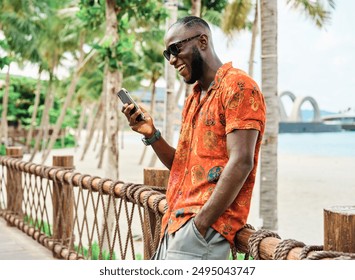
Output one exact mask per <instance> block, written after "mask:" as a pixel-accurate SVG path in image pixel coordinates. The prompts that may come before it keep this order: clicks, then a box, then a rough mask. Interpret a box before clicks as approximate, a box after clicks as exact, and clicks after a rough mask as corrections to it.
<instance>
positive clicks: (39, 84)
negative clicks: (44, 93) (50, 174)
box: [26, 68, 42, 152]
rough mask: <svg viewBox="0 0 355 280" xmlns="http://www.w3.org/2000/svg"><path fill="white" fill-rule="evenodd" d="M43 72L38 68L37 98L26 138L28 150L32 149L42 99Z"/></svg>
mask: <svg viewBox="0 0 355 280" xmlns="http://www.w3.org/2000/svg"><path fill="white" fill-rule="evenodd" d="M41 74H42V69H41V68H40V69H39V70H38V78H37V85H36V93H35V100H34V104H33V112H32V117H31V123H30V128H29V130H28V132H27V138H26V147H27V151H28V152H30V151H31V141H32V134H33V130H34V128H35V127H36V118H37V111H38V106H39V100H40V96H41V85H42V82H41Z"/></svg>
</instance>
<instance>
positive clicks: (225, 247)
mask: <svg viewBox="0 0 355 280" xmlns="http://www.w3.org/2000/svg"><path fill="white" fill-rule="evenodd" d="M229 254H230V244H229V242H228V241H227V240H226V239H225V238H224V237H223V236H222V235H221V234H220V233H218V232H217V231H216V230H214V229H213V228H211V227H210V228H209V229H208V230H207V232H206V236H205V238H204V237H203V236H202V235H201V234H200V232H199V231H198V230H197V228H196V226H195V223H194V218H192V219H190V220H189V221H187V222H186V224H185V225H184V226H182V227H181V228H180V229H179V230H178V231H176V232H175V233H173V234H171V235H169V234H168V233H167V231H165V235H164V237H163V238H162V240H161V241H160V244H159V246H158V249H157V251H156V252H155V254H154V256H153V257H152V260H227V259H228V258H229Z"/></svg>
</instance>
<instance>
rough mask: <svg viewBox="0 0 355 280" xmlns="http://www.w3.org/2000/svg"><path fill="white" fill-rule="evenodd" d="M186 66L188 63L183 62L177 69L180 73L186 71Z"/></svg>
mask: <svg viewBox="0 0 355 280" xmlns="http://www.w3.org/2000/svg"><path fill="white" fill-rule="evenodd" d="M185 67H186V65H185V64H183V65H180V66H179V67H178V68H177V70H178V71H179V73H180V74H181V72H182V71H184V69H185Z"/></svg>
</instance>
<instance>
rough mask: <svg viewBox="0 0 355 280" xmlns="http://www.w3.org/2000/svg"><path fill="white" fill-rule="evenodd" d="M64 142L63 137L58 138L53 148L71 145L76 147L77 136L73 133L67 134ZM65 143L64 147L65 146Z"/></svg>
mask: <svg viewBox="0 0 355 280" xmlns="http://www.w3.org/2000/svg"><path fill="white" fill-rule="evenodd" d="M63 142H64V143H62V140H61V139H57V140H56V142H55V143H54V145H53V149H61V148H64V147H65V148H70V147H75V145H76V143H75V138H74V136H73V135H66V136H65V137H64V141H63ZM63 144H64V147H63Z"/></svg>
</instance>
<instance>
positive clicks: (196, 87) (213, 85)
mask: <svg viewBox="0 0 355 280" xmlns="http://www.w3.org/2000/svg"><path fill="white" fill-rule="evenodd" d="M232 67H233V65H232V62H227V63H225V64H223V65H222V66H221V67H219V68H218V70H217V73H216V76H215V77H214V80H213V81H212V83H211V85H210V87H209V89H208V93H209V92H210V90H212V89H218V88H219V86H220V84H221V81H222V79H223V77H224V76H225V75H226V74H227V72H228V70H229V69H230V68H232ZM200 91H201V87H200V85H199V84H198V83H196V84H195V85H194V87H193V92H194V93H197V92H200Z"/></svg>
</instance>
